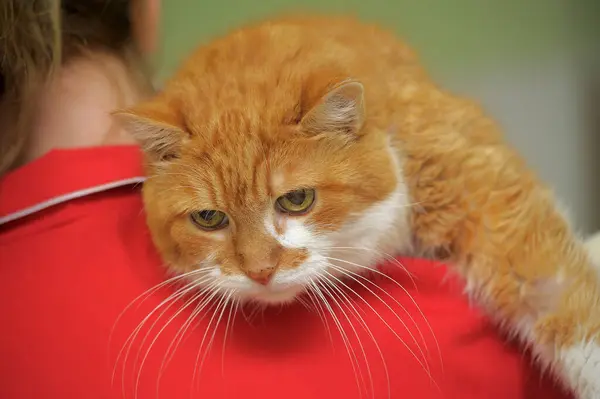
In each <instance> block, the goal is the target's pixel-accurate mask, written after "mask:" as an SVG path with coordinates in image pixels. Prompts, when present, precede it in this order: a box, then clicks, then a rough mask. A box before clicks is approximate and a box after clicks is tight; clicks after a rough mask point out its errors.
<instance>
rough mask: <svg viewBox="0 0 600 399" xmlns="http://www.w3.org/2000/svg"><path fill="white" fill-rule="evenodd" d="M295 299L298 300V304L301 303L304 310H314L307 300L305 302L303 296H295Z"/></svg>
mask: <svg viewBox="0 0 600 399" xmlns="http://www.w3.org/2000/svg"><path fill="white" fill-rule="evenodd" d="M295 299H296V301H298V303H299V304H300V305H302V306H303V307H304V308H305V309H306V310H308V311H309V312H311V311H314V310H315V309H313V308H311V306H310V304H309V303H308V302H306V301H305V300H304V299H303V298H301V297H299V296H298V297H296V298H295Z"/></svg>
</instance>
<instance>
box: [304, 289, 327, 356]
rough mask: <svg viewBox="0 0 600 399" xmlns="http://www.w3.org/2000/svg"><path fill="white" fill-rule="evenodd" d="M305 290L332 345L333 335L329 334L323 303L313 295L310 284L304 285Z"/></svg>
mask: <svg viewBox="0 0 600 399" xmlns="http://www.w3.org/2000/svg"><path fill="white" fill-rule="evenodd" d="M307 284H308V283H307ZM305 292H306V295H307V296H308V298H309V299H310V302H311V303H312V305H313V307H314V309H315V311H316V312H317V315H318V316H319V318H320V319H321V322H322V323H323V326H324V327H325V330H326V331H327V335H328V336H329V342H331V345H332V346H333V335H332V334H331V328H330V327H329V322H328V321H327V316H326V314H325V310H324V309H323V305H322V304H321V303H320V302H319V299H318V298H315V297H314V296H313V294H314V293H313V292H312V290H311V289H310V286H307V287H306V290H305Z"/></svg>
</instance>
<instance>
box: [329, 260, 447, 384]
mask: <svg viewBox="0 0 600 399" xmlns="http://www.w3.org/2000/svg"><path fill="white" fill-rule="evenodd" d="M329 266H330V267H332V268H334V269H335V270H337V271H338V272H340V273H342V274H345V275H346V276H347V277H348V278H350V279H352V280H354V281H355V282H357V283H358V284H360V285H361V286H362V287H363V288H364V289H366V290H367V291H369V292H370V293H371V294H372V295H373V296H375V297H376V298H377V299H378V300H379V301H381V303H382V304H383V305H384V306H385V307H386V308H387V309H388V310H389V311H391V312H392V313H393V314H394V315H395V316H396V318H397V319H398V320H399V321H400V323H401V324H402V325H403V327H404V328H405V330H406V332H407V333H408V334H409V336H410V337H411V339H412V340H413V342H414V343H415V345H416V346H417V349H418V351H419V353H420V354H421V356H422V359H423V360H421V359H420V358H419V356H417V354H416V353H415V352H414V351H413V350H412V349H411V347H410V346H409V345H408V344H407V343H406V342H404V340H403V339H402V338H401V337H400V335H398V333H397V332H396V330H394V329H393V328H392V327H391V326H390V324H389V323H388V322H387V321H386V320H385V319H384V318H383V317H382V316H381V314H379V312H377V310H375V308H374V307H373V306H372V305H371V304H370V303H369V302H368V301H367V300H366V299H364V298H363V297H362V296H360V295H359V298H360V299H361V300H362V301H363V302H364V303H365V304H366V305H367V307H369V309H371V310H372V311H373V313H374V314H375V315H376V316H377V317H378V318H379V320H381V322H382V323H383V324H384V325H385V326H386V327H387V328H388V330H389V331H390V332H391V333H392V334H394V336H395V337H396V338H397V339H398V340H399V341H400V342H401V343H402V345H403V346H404V347H405V348H406V350H407V351H408V352H409V353H410V354H411V355H413V357H414V358H415V360H416V361H417V362H418V363H419V365H420V366H421V367H422V368H423V370H425V372H426V373H427V375H428V376H429V378H430V379H431V381H432V382H433V383H434V384H435V385H436V386H437V383H436V382H435V380H434V379H433V376H432V374H431V369H430V367H429V364H428V362H427V356H426V355H425V352H423V350H422V349H421V345H420V344H419V342H418V341H417V339H416V338H415V336H414V334H413V333H412V332H411V331H410V329H409V328H408V326H407V325H406V323H405V322H404V321H403V320H402V318H400V316H398V314H397V313H396V312H395V311H394V310H393V309H392V308H391V306H390V305H389V304H388V303H387V302H385V301H384V300H383V299H382V298H381V297H380V296H379V295H377V294H376V293H375V292H374V291H373V290H371V289H370V288H369V287H367V286H366V285H364V284H363V283H362V282H360V281H359V280H358V279H356V278H354V277H353V276H352V275H351V274H349V273H347V271H346V270H344V269H342V268H339V267H336V266H335V265H332V264H329ZM326 273H327V274H328V275H329V276H331V277H334V278H335V276H333V275H332V274H330V273H329V272H326ZM336 280H338V281H340V282H341V280H339V279H337V278H336ZM344 285H345V284H344ZM417 328H418V327H417Z"/></svg>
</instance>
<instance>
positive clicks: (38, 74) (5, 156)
mask: <svg viewBox="0 0 600 399" xmlns="http://www.w3.org/2000/svg"><path fill="white" fill-rule="evenodd" d="M143 2H144V0H137V3H143ZM136 7H137V4H136V0H2V1H0V121H2V122H1V123H0V125H1V128H0V175H1V174H3V173H4V172H6V171H7V170H9V169H11V168H13V167H14V166H15V165H16V164H18V162H19V157H20V156H21V155H22V152H23V148H24V146H25V145H26V143H27V139H28V130H29V128H30V124H31V123H33V122H32V119H33V115H34V113H35V107H36V101H35V98H36V94H37V93H38V92H39V90H40V89H41V88H43V87H44V85H45V84H46V82H48V81H49V79H50V78H51V76H52V74H53V73H54V72H55V71H56V70H57V69H58V68H60V67H61V66H62V65H64V64H65V63H67V62H69V61H70V60H72V59H74V58H77V57H82V56H83V57H85V56H90V55H92V54H93V53H96V52H110V53H112V54H115V55H117V56H118V57H123V58H124V59H126V60H127V62H128V64H129V65H131V66H132V69H138V70H139V67H141V63H140V62H139V61H141V57H140V55H141V53H143V52H144V51H146V50H147V49H144V48H140V46H141V47H143V45H144V43H143V41H140V40H138V37H136V35H138V34H139V30H140V29H143V28H144V27H139V26H138V27H136V26H135V24H133V23H132V15H135V13H136V10H137V8H136Z"/></svg>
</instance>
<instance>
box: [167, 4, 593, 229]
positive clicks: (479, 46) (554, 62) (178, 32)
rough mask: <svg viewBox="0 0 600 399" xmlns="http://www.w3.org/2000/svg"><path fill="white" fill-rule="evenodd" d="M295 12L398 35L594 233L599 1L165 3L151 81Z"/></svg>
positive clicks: (578, 222) (579, 222) (579, 224)
mask: <svg viewBox="0 0 600 399" xmlns="http://www.w3.org/2000/svg"><path fill="white" fill-rule="evenodd" d="M294 10H300V11H323V12H336V13H351V14H358V15H360V16H361V17H363V18H365V19H368V20H371V21H375V22H380V23H381V24H384V25H386V26H387V27H389V28H391V29H393V30H395V31H396V32H397V33H398V34H399V35H400V36H402V37H404V38H405V39H406V41H408V42H409V43H410V44H411V45H412V47H414V48H415V49H416V50H417V51H418V53H419V54H420V56H421V59H422V61H423V62H424V63H425V65H426V66H427V68H428V70H429V71H430V73H431V74H432V75H433V76H434V77H435V78H436V79H437V80H438V81H439V82H440V83H442V85H444V86H445V87H447V88H449V89H451V90H453V91H455V92H458V93H460V94H464V95H466V96H468V97H471V98H473V99H475V100H477V101H479V102H480V103H481V104H482V105H483V106H484V107H485V108H486V109H487V110H488V113H489V114H491V115H492V116H493V117H494V118H495V119H496V120H497V121H498V122H499V123H500V125H501V126H502V127H503V129H504V132H505V133H506V136H507V138H508V139H509V141H511V142H512V143H513V144H514V145H515V146H516V147H517V148H518V149H519V150H520V151H521V153H522V154H523V155H524V156H525V158H526V159H527V160H528V162H529V163H530V165H532V167H533V168H534V169H535V170H537V171H538V173H539V174H540V175H541V176H542V178H543V179H544V180H545V181H546V182H547V183H548V184H549V185H550V186H551V187H553V188H554V189H555V190H556V192H557V194H558V196H559V197H560V198H561V199H562V202H563V203H565V204H566V205H567V207H568V208H570V209H571V210H572V214H573V217H574V222H575V225H576V226H577V227H578V229H579V230H580V231H583V232H592V231H595V230H597V229H599V228H600V206H598V204H599V203H600V179H598V178H597V176H598V171H600V157H599V156H598V153H599V152H600V118H599V117H597V115H600V40H599V39H600V23H599V21H600V0H302V1H300V0H259V1H254V2H252V1H249V0H219V1H214V0H213V1H207V0H163V24H162V27H163V36H162V37H163V43H162V52H161V54H158V58H157V67H158V77H157V78H158V81H157V83H158V84H160V83H161V81H162V80H164V79H165V78H166V77H168V76H169V75H170V74H171V73H172V72H173V70H174V69H175V68H176V67H177V65H179V63H180V62H181V60H182V58H183V57H185V56H186V55H187V54H188V53H189V52H190V51H191V50H192V49H193V48H194V47H196V46H198V45H199V43H201V42H206V41H208V40H210V39H211V38H213V37H215V36H217V35H221V34H223V33H226V32H227V31H228V30H229V29H231V28H233V27H237V26H239V25H241V24H245V23H247V22H250V21H255V20H258V19H262V18H265V17H268V16H270V15H276V14H278V13H280V12H288V11H294ZM594 96H595V97H594Z"/></svg>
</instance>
